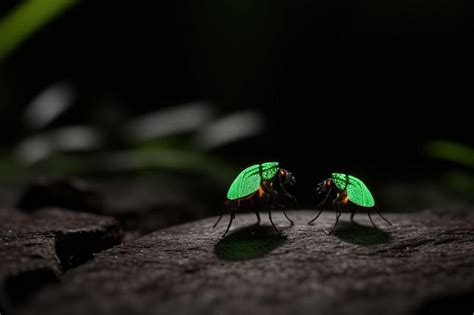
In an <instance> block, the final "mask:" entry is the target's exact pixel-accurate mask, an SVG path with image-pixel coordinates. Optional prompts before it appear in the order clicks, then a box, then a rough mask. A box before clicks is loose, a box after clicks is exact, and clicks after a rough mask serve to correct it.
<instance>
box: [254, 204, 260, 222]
mask: <svg viewBox="0 0 474 315" xmlns="http://www.w3.org/2000/svg"><path fill="white" fill-rule="evenodd" d="M255 215H257V225H258V224H260V214H259V213H258V209H256V208H255Z"/></svg>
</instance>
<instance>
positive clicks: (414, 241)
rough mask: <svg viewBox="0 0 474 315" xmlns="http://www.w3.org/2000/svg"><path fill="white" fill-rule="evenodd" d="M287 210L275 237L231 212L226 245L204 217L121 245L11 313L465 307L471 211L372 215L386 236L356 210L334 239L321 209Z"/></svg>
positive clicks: (471, 274) (473, 243) (473, 278)
mask: <svg viewBox="0 0 474 315" xmlns="http://www.w3.org/2000/svg"><path fill="white" fill-rule="evenodd" d="M289 215H290V216H291V217H292V218H293V219H294V220H295V223H296V224H295V225H294V226H292V227H290V226H289V225H288V222H287V221H286V220H285V219H284V217H283V215H282V214H281V213H274V216H273V217H274V221H275V222H276V223H277V225H278V226H279V227H280V228H281V230H282V231H283V234H284V235H286V237H284V238H279V237H278V236H277V235H275V233H274V231H273V230H272V228H271V227H270V226H269V225H267V223H266V221H265V220H264V223H263V225H262V226H255V225H251V224H253V223H254V222H255V220H256V219H255V216H254V215H250V214H238V215H237V218H236V220H234V225H233V227H232V230H231V232H230V233H229V235H228V236H227V237H226V238H224V239H220V236H221V235H222V233H223V231H224V229H225V226H226V224H225V223H221V225H220V226H219V227H218V228H216V229H214V230H213V229H212V228H211V227H212V224H213V223H214V220H215V219H216V218H210V219H205V220H201V221H196V222H192V223H189V224H185V225H180V226H175V227H172V228H169V229H166V230H162V231H158V232H155V233H152V234H149V235H146V236H144V237H141V238H140V239H137V240H135V241H132V242H129V243H124V244H122V245H119V246H116V247H114V248H111V249H109V250H106V251H103V252H101V253H99V254H97V255H96V256H95V257H94V260H93V261H91V262H90V263H88V264H85V265H82V266H79V267H77V268H75V269H74V270H71V271H70V272H68V273H67V274H66V275H65V277H64V278H63V281H62V283H61V284H58V285H55V286H51V287H49V288H46V289H45V290H43V291H42V292H40V293H39V294H37V295H36V296H35V297H34V298H33V299H32V300H31V301H30V302H29V303H28V304H26V305H24V307H23V308H22V309H21V310H20V313H22V314H61V315H62V314H110V315H112V314H113V315H118V314H127V315H130V314H302V313H303V314H351V315H353V314H384V315H390V314H438V313H441V314H461V313H462V312H466V314H471V313H472V312H473V311H474V309H473V301H474V299H473V298H472V297H473V296H474V214H473V212H472V211H471V212H467V213H457V214H452V215H451V214H442V213H437V212H431V211H425V212H422V213H418V214H404V215H401V214H397V215H396V214H387V215H386V216H387V218H388V219H389V220H391V221H392V222H393V223H394V226H393V227H389V226H387V225H385V224H383V221H382V220H380V219H379V218H375V219H376V222H377V223H378V224H379V225H380V227H382V229H383V231H379V230H376V229H374V228H372V227H370V223H369V221H368V219H367V218H366V216H365V215H357V216H356V221H357V222H359V224H355V223H349V222H347V221H346V220H347V218H346V217H345V216H343V218H342V220H341V221H340V225H339V226H338V228H337V229H336V231H335V233H334V235H327V234H325V232H324V231H323V228H329V227H331V225H332V224H333V222H334V217H335V215H334V213H331V212H326V213H323V215H322V216H321V218H320V219H319V220H318V221H316V224H315V225H314V226H308V225H307V224H306V222H307V221H308V220H309V219H310V218H311V217H312V215H313V213H311V212H307V211H298V212H290V213H289ZM374 217H375V216H374ZM226 219H227V218H224V221H226ZM31 246H32V245H31V244H30V245H29V247H31ZM33 246H34V245H33ZM37 251H38V252H40V249H38V250H37ZM44 251H45V252H44V253H43V254H42V255H44V256H47V255H52V253H50V252H48V251H47V250H44ZM44 260H45V259H44V258H42V259H41V260H40V262H41V261H44ZM46 261H49V260H47V259H46ZM40 262H38V265H39V264H40ZM43 264H45V265H47V263H46V262H43ZM56 266H57V265H56Z"/></svg>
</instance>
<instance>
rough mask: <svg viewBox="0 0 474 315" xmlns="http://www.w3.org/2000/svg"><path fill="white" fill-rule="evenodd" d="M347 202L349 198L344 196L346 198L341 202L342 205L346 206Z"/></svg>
mask: <svg viewBox="0 0 474 315" xmlns="http://www.w3.org/2000/svg"><path fill="white" fill-rule="evenodd" d="M348 202H349V197H348V196H346V197H345V198H344V200H343V201H342V203H343V204H345V205H347V203H348Z"/></svg>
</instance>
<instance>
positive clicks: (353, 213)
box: [351, 209, 356, 222]
mask: <svg viewBox="0 0 474 315" xmlns="http://www.w3.org/2000/svg"><path fill="white" fill-rule="evenodd" d="M355 214H356V213H355V210H354V209H352V212H351V222H354V215H355Z"/></svg>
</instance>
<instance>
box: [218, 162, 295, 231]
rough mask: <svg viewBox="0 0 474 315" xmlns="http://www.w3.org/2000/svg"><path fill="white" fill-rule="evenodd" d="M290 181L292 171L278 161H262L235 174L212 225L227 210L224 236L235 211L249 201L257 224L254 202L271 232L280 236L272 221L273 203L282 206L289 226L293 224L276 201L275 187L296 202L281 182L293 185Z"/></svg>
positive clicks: (258, 220)
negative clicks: (265, 214) (263, 209)
mask: <svg viewBox="0 0 474 315" xmlns="http://www.w3.org/2000/svg"><path fill="white" fill-rule="evenodd" d="M294 183H295V177H294V176H293V174H292V173H290V172H288V171H287V170H284V169H281V168H280V166H279V164H278V162H266V163H261V164H255V165H252V166H249V167H247V168H246V169H244V170H243V171H242V172H240V174H239V175H237V177H236V178H235V179H234V181H233V182H232V184H231V185H230V187H229V191H228V192H227V199H226V201H225V202H224V209H223V211H222V213H221V215H220V217H219V219H217V222H216V223H215V224H214V227H216V226H217V224H218V223H219V221H220V220H221V219H222V216H223V215H224V212H225V211H226V210H230V220H229V225H228V226H227V229H226V231H225V233H224V235H222V237H224V236H225V235H226V234H227V232H228V231H229V229H230V226H231V224H232V220H234V218H235V213H236V211H237V210H239V209H240V208H241V207H242V206H243V205H244V204H245V203H247V204H250V206H251V207H252V208H253V210H254V211H255V214H256V215H257V224H260V215H259V213H258V209H257V207H255V205H259V206H262V207H266V208H267V210H268V217H269V219H270V222H271V224H272V226H273V228H274V229H275V231H276V232H277V233H278V234H279V235H280V231H279V230H278V229H277V228H276V226H275V224H274V223H273V220H272V208H273V207H274V206H279V207H282V208H283V214H284V215H285V217H286V218H287V219H288V221H290V223H291V225H293V221H292V220H291V219H290V218H289V217H288V215H287V214H286V212H285V210H284V206H282V205H281V204H279V203H278V201H277V198H278V191H277V189H278V190H279V191H281V192H282V193H283V194H284V195H285V197H287V198H289V199H291V200H293V201H294V202H295V204H296V199H295V198H294V197H293V196H292V195H290V194H289V193H288V192H287V191H286V189H285V185H287V184H290V185H293V184H294Z"/></svg>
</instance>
